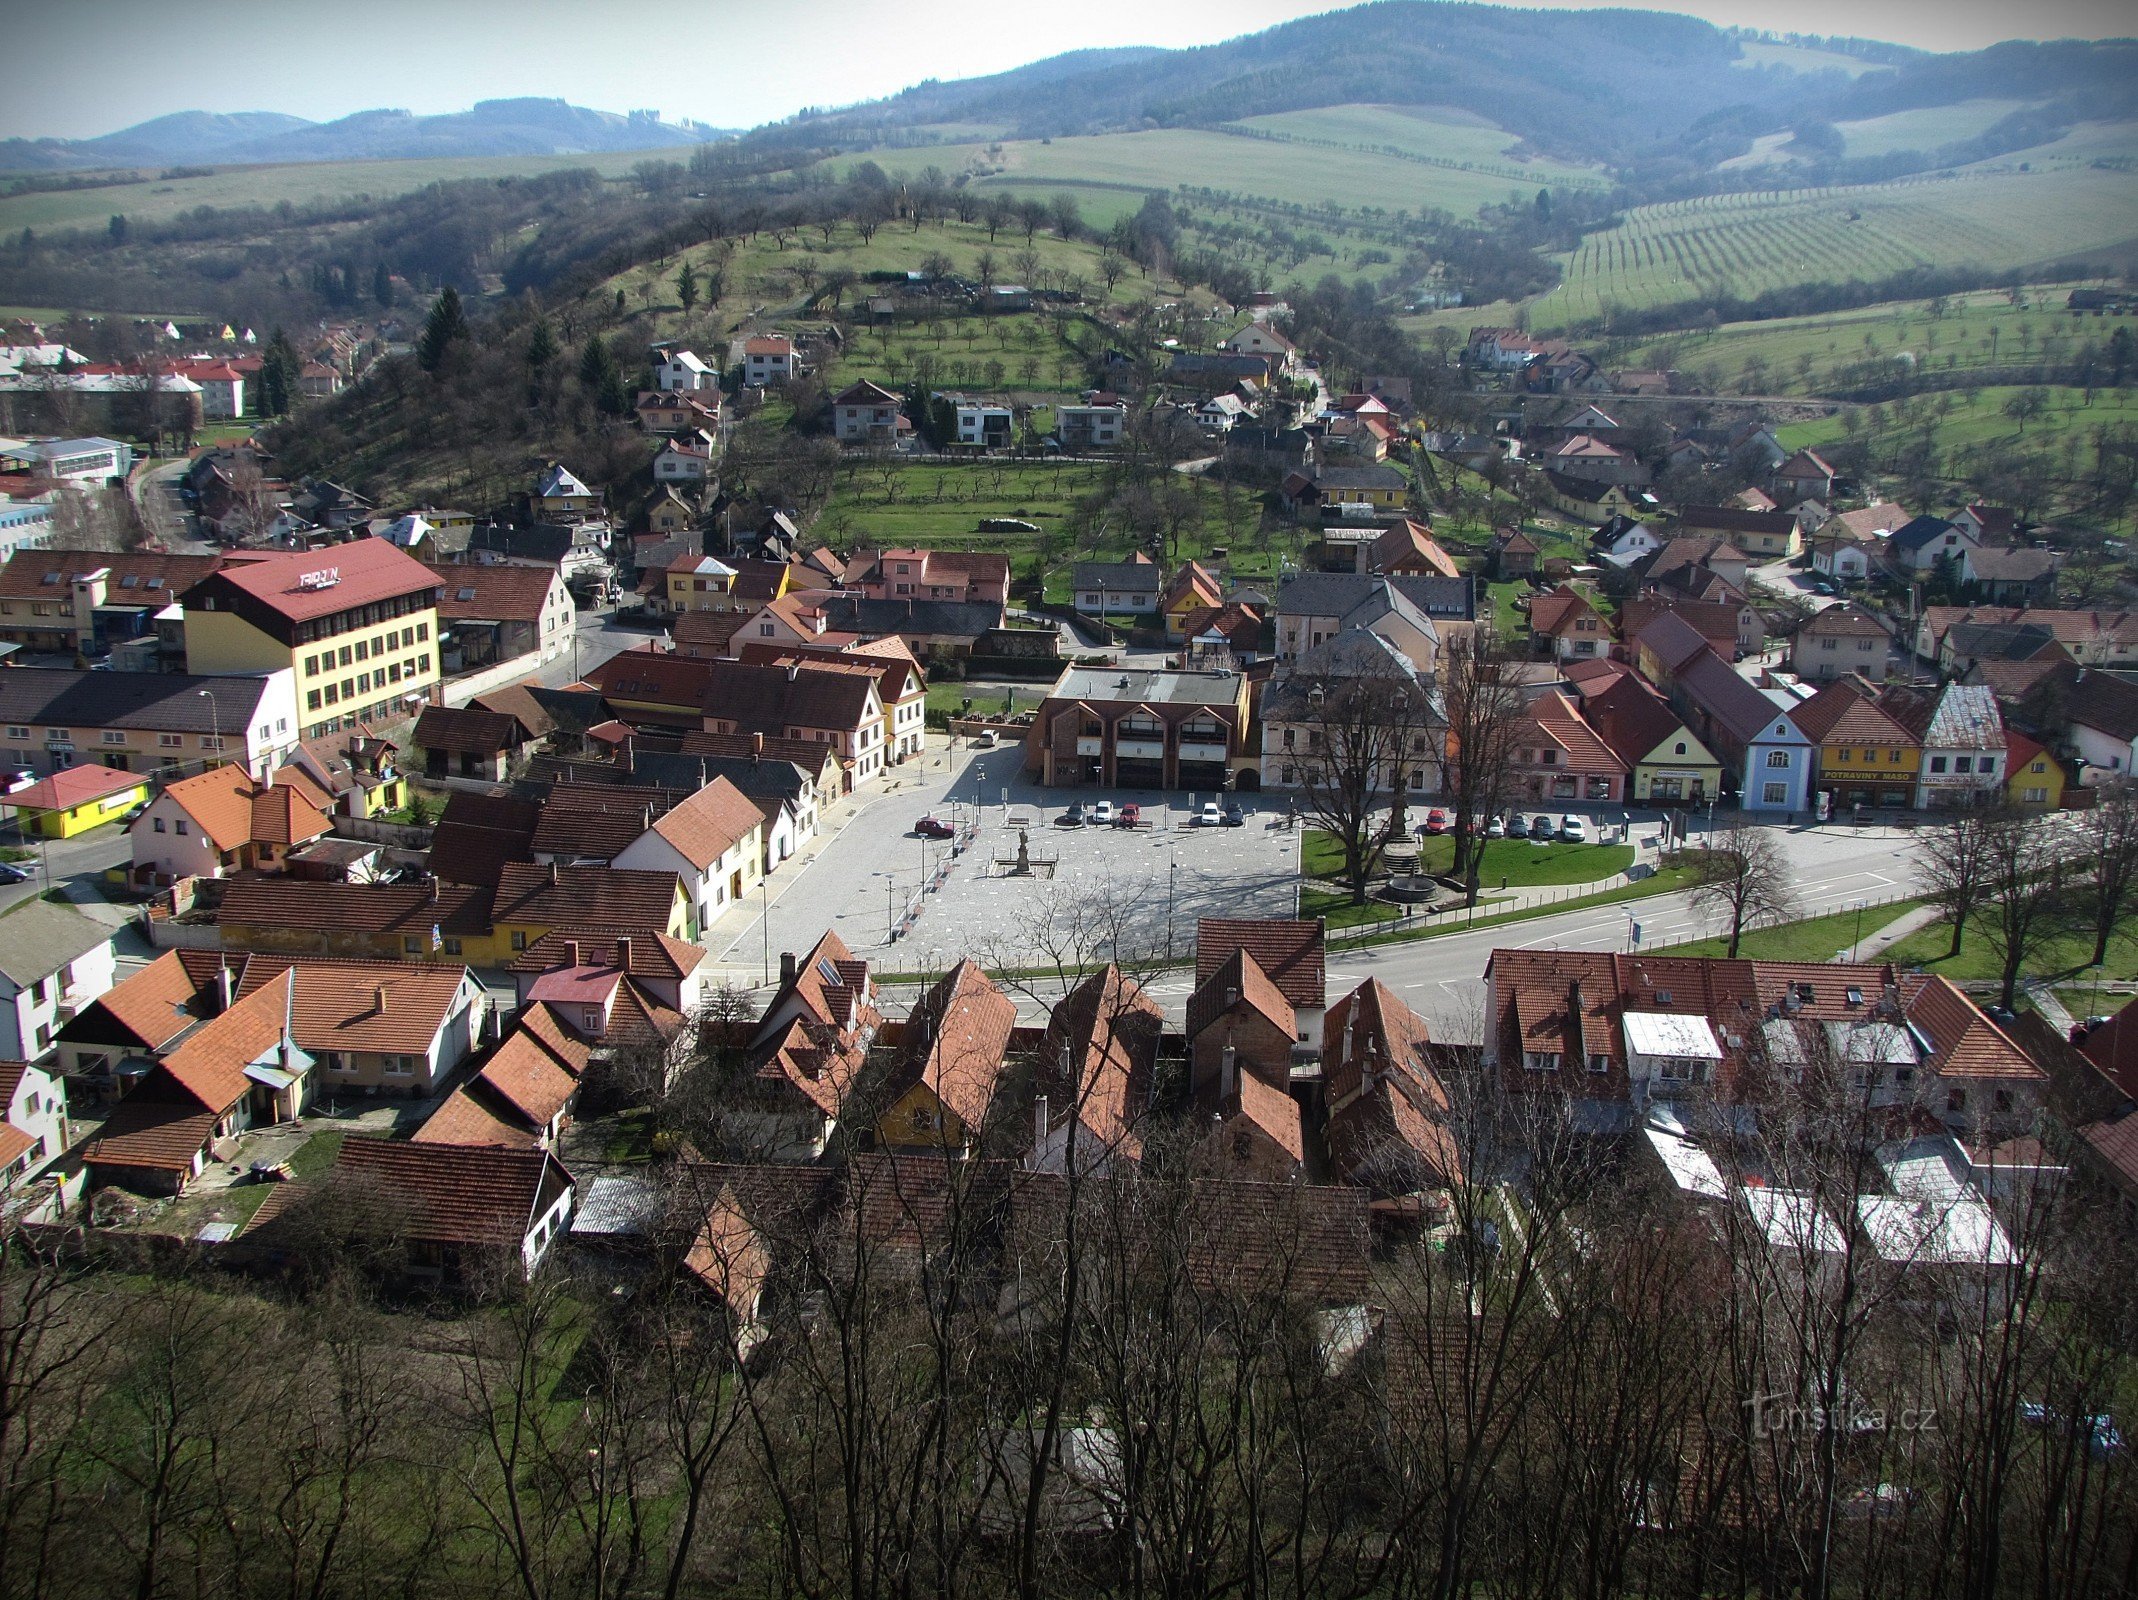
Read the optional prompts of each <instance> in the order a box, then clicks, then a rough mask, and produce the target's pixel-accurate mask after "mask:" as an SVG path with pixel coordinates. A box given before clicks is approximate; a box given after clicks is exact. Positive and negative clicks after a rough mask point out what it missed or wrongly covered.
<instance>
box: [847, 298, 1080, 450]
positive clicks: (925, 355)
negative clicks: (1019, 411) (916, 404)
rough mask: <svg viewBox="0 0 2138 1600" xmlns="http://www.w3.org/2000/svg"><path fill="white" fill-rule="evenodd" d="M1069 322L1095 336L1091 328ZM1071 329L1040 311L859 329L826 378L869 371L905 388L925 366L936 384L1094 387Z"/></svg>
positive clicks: (1068, 390) (851, 378)
mask: <svg viewBox="0 0 2138 1600" xmlns="http://www.w3.org/2000/svg"><path fill="white" fill-rule="evenodd" d="M1074 326H1075V327H1078V328H1082V331H1083V332H1085V333H1086V334H1087V335H1089V336H1091V337H1094V338H1095V337H1096V335H1093V334H1092V330H1091V329H1089V328H1086V327H1083V326H1082V325H1081V324H1077V325H1074ZM1071 331H1072V329H1071V328H1070V327H1065V326H1064V325H1063V324H1061V323H1059V322H1057V321H1056V319H1054V318H1052V317H1048V316H1041V315H1039V314H1037V313H1022V314H1012V315H1006V316H992V317H978V316H972V317H941V318H938V319H936V320H934V321H930V322H900V323H887V324H885V325H883V326H881V327H871V328H857V329H855V330H854V332H853V334H852V336H851V337H850V338H849V340H848V342H847V346H846V353H845V354H844V355H842V356H841V357H840V358H839V360H838V361H837V362H836V363H835V365H834V367H833V370H832V372H831V373H830V374H829V375H828V377H827V382H829V383H830V384H831V385H832V386H833V387H834V388H843V387H844V386H846V385H847V384H850V383H854V382H857V381H859V380H860V379H863V378H867V379H869V380H871V381H873V382H876V383H881V384H884V385H887V386H888V387H890V388H893V389H903V388H905V387H906V385H907V384H908V383H909V382H910V381H912V380H913V379H914V378H915V376H916V375H917V374H919V373H922V372H926V373H928V374H929V378H930V384H931V387H934V388H944V389H967V390H977V391H981V392H984V393H987V394H1000V393H1003V392H1005V391H1014V392H1017V393H1025V394H1030V393H1045V394H1078V393H1081V392H1082V391H1083V390H1085V389H1088V388H1090V387H1091V386H1092V374H1091V372H1090V370H1089V368H1088V366H1087V364H1086V360H1085V357H1084V355H1083V353H1082V352H1081V351H1079V350H1078V349H1077V348H1076V346H1075V345H1074V344H1073V343H1071V342H1070V333H1071ZM1035 425H1036V424H1035Z"/></svg>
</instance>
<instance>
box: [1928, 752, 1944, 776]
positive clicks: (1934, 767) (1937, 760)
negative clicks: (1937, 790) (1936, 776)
mask: <svg viewBox="0 0 2138 1600" xmlns="http://www.w3.org/2000/svg"><path fill="white" fill-rule="evenodd" d="M1930 770H1931V771H1932V772H1943V771H1944V770H1945V758H1944V757H1943V756H1932V757H1931V758H1930Z"/></svg>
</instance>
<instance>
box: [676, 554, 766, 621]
mask: <svg viewBox="0 0 2138 1600" xmlns="http://www.w3.org/2000/svg"><path fill="white" fill-rule="evenodd" d="M662 576H663V578H664V579H665V580H666V592H667V596H668V609H669V610H670V611H671V612H674V613H675V614H676V615H678V616H680V615H682V614H683V613H684V612H686V611H727V610H731V609H733V608H732V607H731V605H730V604H729V601H728V596H729V595H730V594H731V593H732V592H733V590H734V587H735V569H734V568H733V567H731V566H729V565H728V564H727V563H726V562H725V561H715V560H714V559H713V558H712V557H711V556H683V557H681V558H680V559H678V560H677V561H676V563H675V564H674V565H673V566H671V567H670V568H669V569H668V570H667V572H665V573H664V574H662ZM783 592H784V591H783Z"/></svg>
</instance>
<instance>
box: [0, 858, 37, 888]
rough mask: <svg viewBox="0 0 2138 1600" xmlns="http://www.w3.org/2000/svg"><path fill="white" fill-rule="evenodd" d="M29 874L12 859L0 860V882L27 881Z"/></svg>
mask: <svg viewBox="0 0 2138 1600" xmlns="http://www.w3.org/2000/svg"><path fill="white" fill-rule="evenodd" d="M29 881H30V875H29V874H28V873H27V872H25V871H23V870H22V868H20V867H18V866H16V865H15V863H14V862H12V861H0V883H28V882H29Z"/></svg>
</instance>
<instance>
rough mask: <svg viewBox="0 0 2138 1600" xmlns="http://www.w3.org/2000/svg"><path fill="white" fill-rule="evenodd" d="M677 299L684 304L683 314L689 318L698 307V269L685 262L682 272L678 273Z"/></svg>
mask: <svg viewBox="0 0 2138 1600" xmlns="http://www.w3.org/2000/svg"><path fill="white" fill-rule="evenodd" d="M676 298H677V299H678V300H680V301H682V302H683V314H684V315H685V316H689V315H690V313H691V312H693V311H694V310H696V309H697V306H698V269H697V268H696V267H694V266H692V265H691V264H690V263H689V262H688V261H685V262H684V263H683V266H682V270H680V271H679V272H677V273H676Z"/></svg>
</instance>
